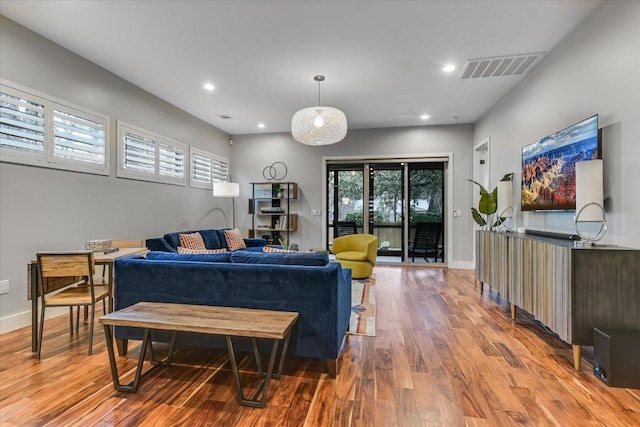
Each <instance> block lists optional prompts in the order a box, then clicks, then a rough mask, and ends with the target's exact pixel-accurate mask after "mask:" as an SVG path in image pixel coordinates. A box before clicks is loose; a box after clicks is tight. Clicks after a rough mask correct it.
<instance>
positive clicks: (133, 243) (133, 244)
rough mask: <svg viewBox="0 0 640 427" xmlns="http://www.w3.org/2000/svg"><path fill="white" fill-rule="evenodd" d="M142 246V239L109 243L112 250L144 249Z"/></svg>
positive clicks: (143, 242) (143, 244)
mask: <svg viewBox="0 0 640 427" xmlns="http://www.w3.org/2000/svg"><path fill="white" fill-rule="evenodd" d="M144 246H145V241H144V240H143V239H139V240H112V241H111V247H112V248H144Z"/></svg>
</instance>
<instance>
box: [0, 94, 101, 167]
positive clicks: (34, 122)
mask: <svg viewBox="0 0 640 427" xmlns="http://www.w3.org/2000/svg"><path fill="white" fill-rule="evenodd" d="M13 86H17V85H14V84H11V86H10V85H9V84H5V83H3V84H2V85H0V160H2V161H6V162H12V163H22V164H29V165H36V166H44V167H50V168H56V169H66V170H72V171H78V172H88V173H96V174H101V175H108V174H109V169H108V159H109V156H108V144H107V130H108V128H109V126H108V123H109V119H108V118H107V117H105V116H102V115H99V114H97V113H92V112H90V111H87V110H85V109H82V108H80V107H72V106H70V105H67V104H65V103H63V102H61V101H55V100H53V99H49V98H48V97H47V96H46V95H41V94H35V93H31V92H33V91H31V92H28V90H22V89H17V88H15V87H13Z"/></svg>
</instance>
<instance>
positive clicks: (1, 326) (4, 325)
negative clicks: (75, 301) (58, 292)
mask: <svg viewBox="0 0 640 427" xmlns="http://www.w3.org/2000/svg"><path fill="white" fill-rule="evenodd" d="M68 312H69V309H67V308H64V307H53V308H48V309H47V313H46V315H45V319H51V318H52V317H56V316H60V315H61V314H65V313H68ZM38 320H40V319H38ZM25 326H31V310H29V311H23V312H21V313H16V314H12V315H10V316H6V317H0V334H4V333H7V332H11V331H15V330H16V329H20V328H24V327H25Z"/></svg>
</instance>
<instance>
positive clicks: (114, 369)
mask: <svg viewBox="0 0 640 427" xmlns="http://www.w3.org/2000/svg"><path fill="white" fill-rule="evenodd" d="M104 334H105V338H106V340H107V353H109V364H110V365H111V377H112V378H113V387H114V388H115V389H116V390H118V391H126V392H129V393H135V392H136V391H137V390H138V385H139V384H140V381H141V380H142V379H143V378H144V377H146V376H147V375H148V374H150V373H151V372H153V371H155V370H156V369H157V368H159V367H167V366H170V365H171V362H172V361H173V351H174V349H175V346H176V336H177V332H175V331H174V332H172V334H171V344H170V346H169V354H168V355H167V357H166V358H165V359H164V360H155V356H154V354H153V344H152V343H151V330H150V329H145V330H144V338H143V339H142V348H141V349H140V356H139V358H138V366H137V367H136V375H135V377H134V379H133V381H131V382H130V383H129V384H121V383H120V375H119V374H118V364H117V363H116V356H115V352H114V348H113V333H112V331H111V326H110V325H104ZM147 347H148V348H149V352H150V356H151V363H152V366H151V367H150V368H149V369H147V370H146V371H144V372H142V366H143V364H144V358H145V355H146V353H147Z"/></svg>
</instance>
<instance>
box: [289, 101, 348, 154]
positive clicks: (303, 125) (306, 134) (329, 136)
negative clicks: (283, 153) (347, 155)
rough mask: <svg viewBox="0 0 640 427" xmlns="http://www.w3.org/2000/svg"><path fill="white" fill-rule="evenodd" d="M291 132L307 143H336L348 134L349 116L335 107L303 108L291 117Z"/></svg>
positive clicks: (294, 136)
mask: <svg viewBox="0 0 640 427" xmlns="http://www.w3.org/2000/svg"><path fill="white" fill-rule="evenodd" d="M291 134H292V135H293V138H294V139H295V140H296V141H298V142H301V143H303V144H307V145H327V144H335V143H336V142H340V141H342V140H343V139H344V137H345V136H346V135H347V116H345V115H344V113H343V112H342V111H340V110H338V109H337V108H333V107H309V108H303V109H302V110H298V111H297V112H296V113H295V114H294V115H293V117H292V118H291Z"/></svg>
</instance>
